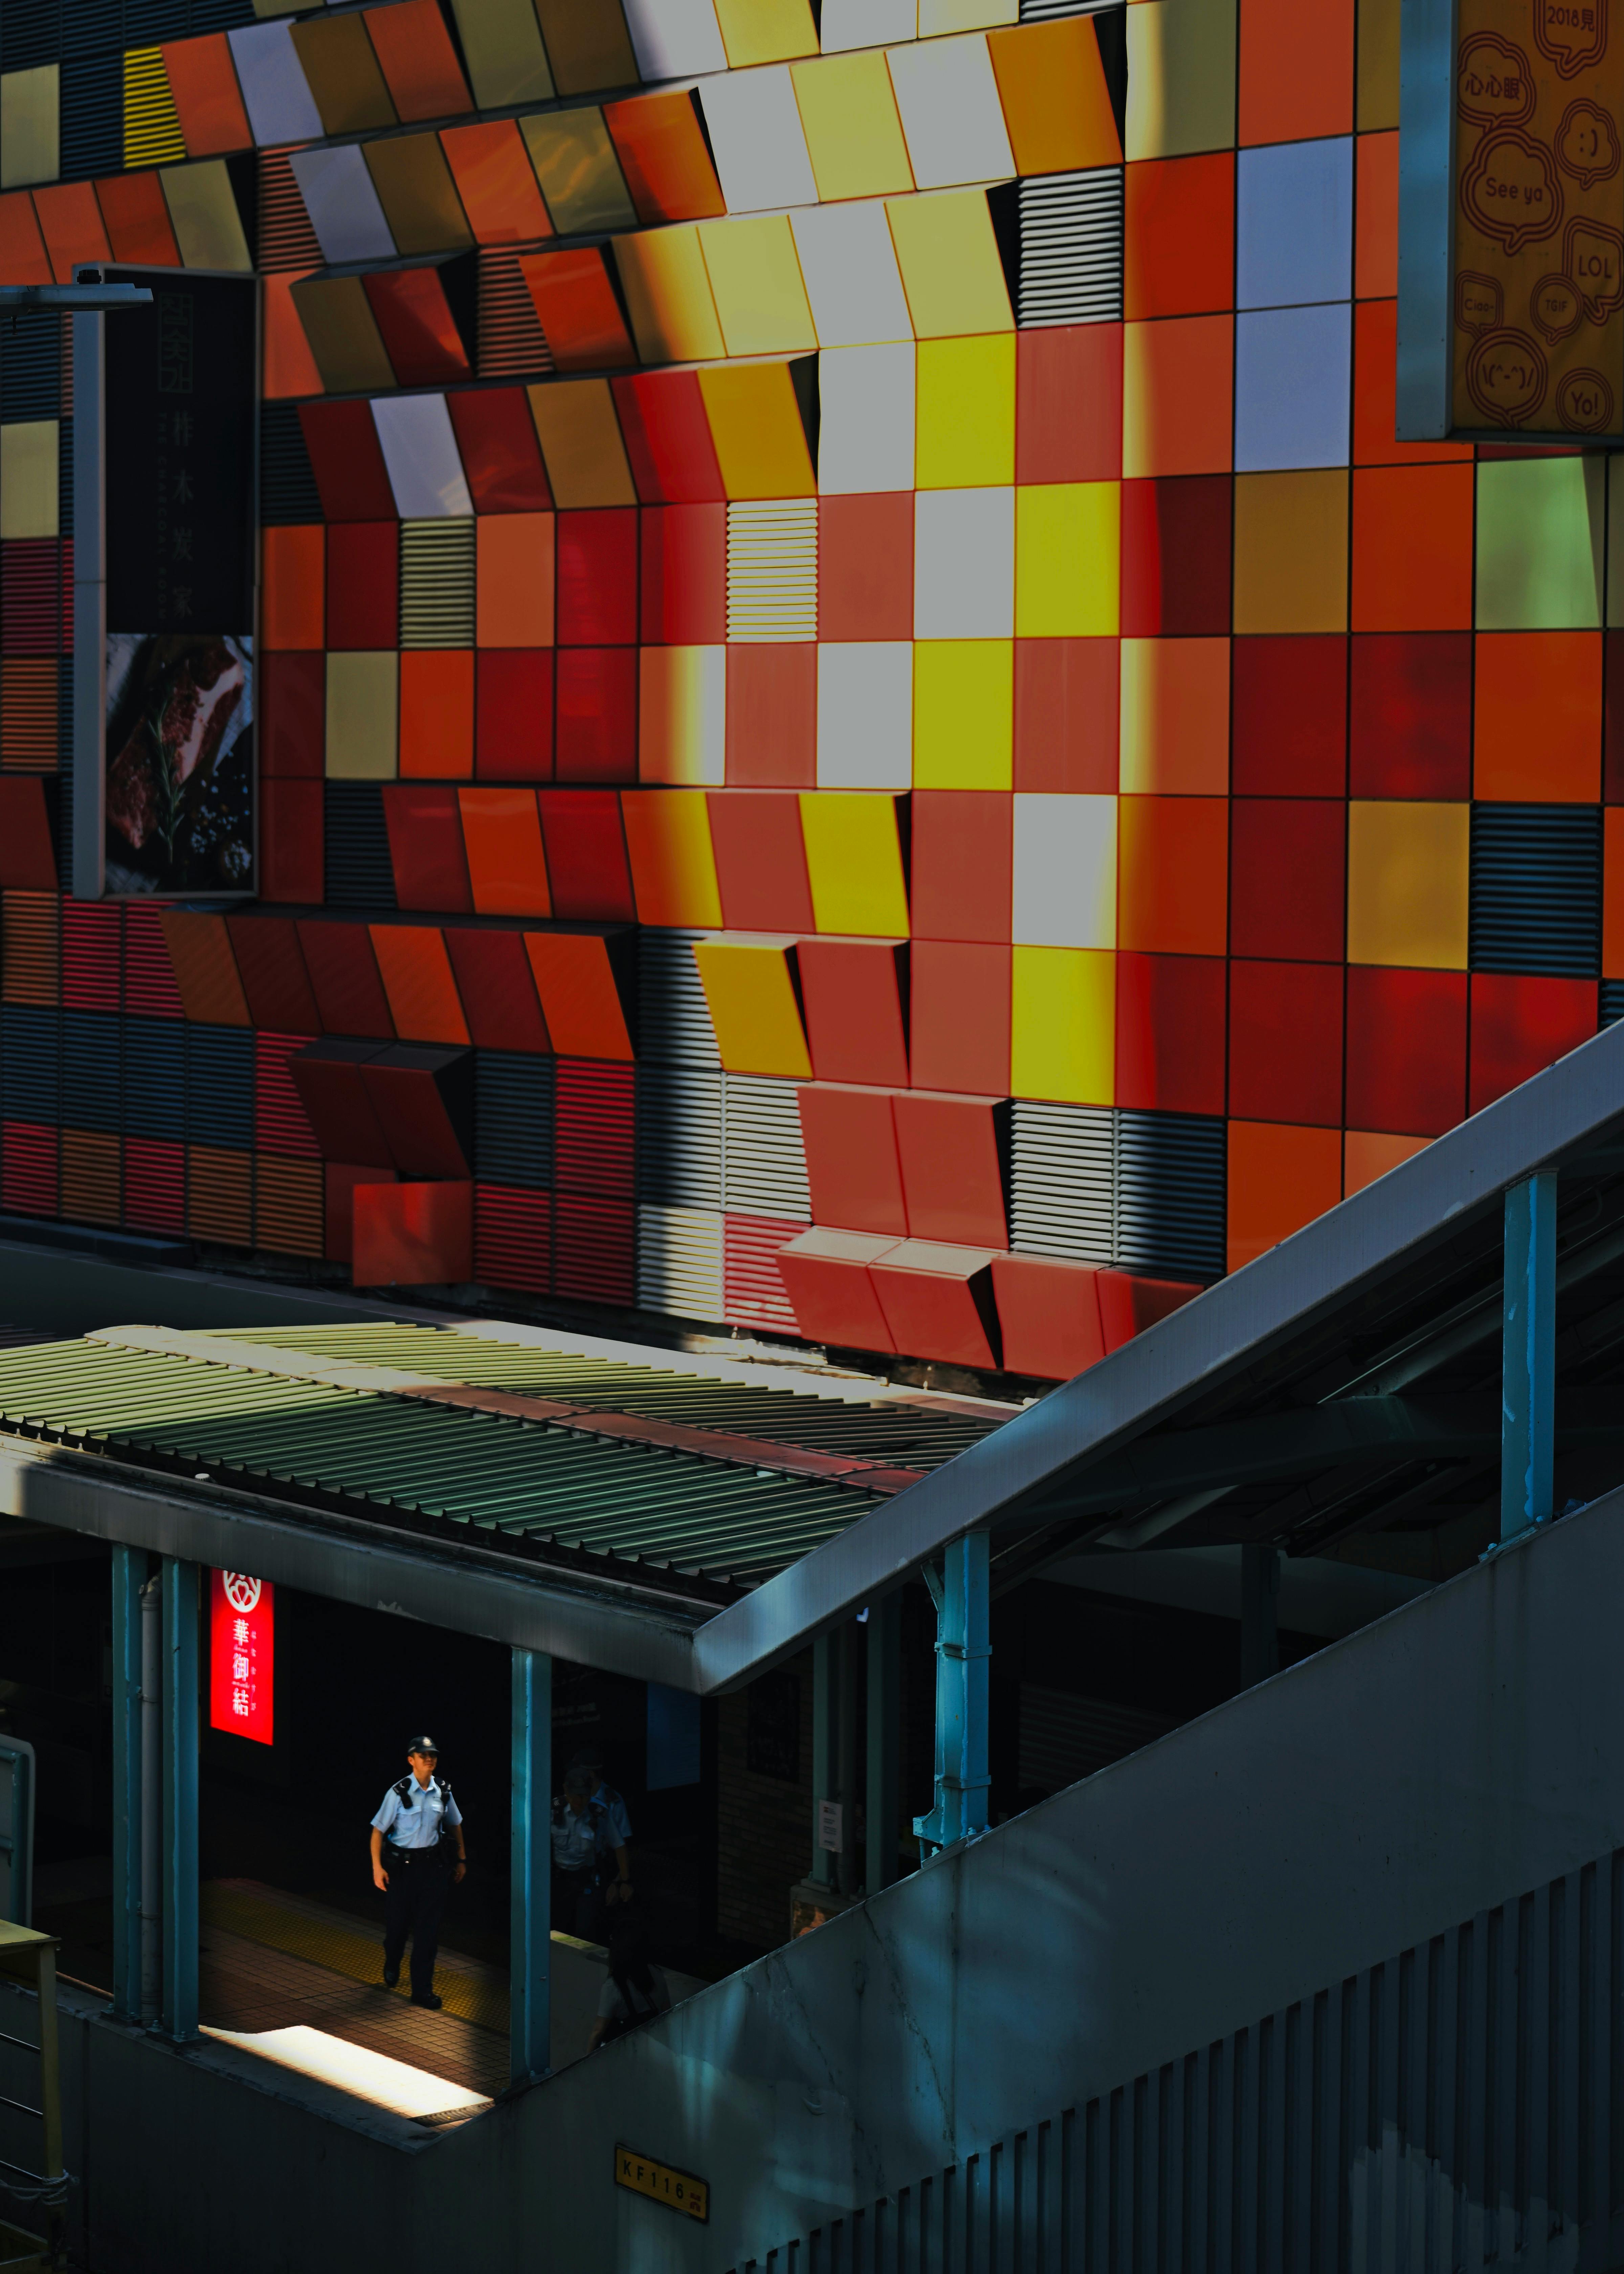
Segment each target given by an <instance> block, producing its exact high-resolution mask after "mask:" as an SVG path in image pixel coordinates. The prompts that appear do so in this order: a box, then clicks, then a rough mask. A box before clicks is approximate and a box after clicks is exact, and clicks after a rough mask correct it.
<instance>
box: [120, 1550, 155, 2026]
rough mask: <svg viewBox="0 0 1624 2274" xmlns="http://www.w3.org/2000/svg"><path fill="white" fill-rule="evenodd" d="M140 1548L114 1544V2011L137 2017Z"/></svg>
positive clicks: (143, 1558) (143, 1575) (143, 1560)
mask: <svg viewBox="0 0 1624 2274" xmlns="http://www.w3.org/2000/svg"><path fill="white" fill-rule="evenodd" d="M146 1583H147V1551H146V1549H145V1548H144V1547H121V1546H120V1545H119V1544H118V1543H117V1541H115V1542H114V1545H113V2011H114V2013H115V2014H117V2015H118V2017H119V2018H120V2020H121V2021H125V2022H139V2020H140V2018H141V1589H142V1588H143V1586H144V1585H146Z"/></svg>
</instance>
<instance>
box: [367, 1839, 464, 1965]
mask: <svg viewBox="0 0 1624 2274" xmlns="http://www.w3.org/2000/svg"><path fill="white" fill-rule="evenodd" d="M383 1864H384V1869H385V1871H387V1873H388V1874H389V1885H388V1887H387V1891H386V1892H385V1894H384V1913H383V1960H384V1964H385V1965H386V1966H387V1968H388V1969H389V1971H390V1972H391V1973H392V1974H393V1973H395V1972H398V1970H399V1968H400V1963H401V1954H402V1951H403V1950H404V1949H405V1947H406V1938H407V1937H408V1935H410V1937H411V1994H412V1996H413V1997H414V1998H429V1997H432V1995H433V1992H434V1960H435V1956H436V1954H437V1953H438V1952H439V1949H440V1913H441V1911H442V1910H443V1909H445V1907H446V1891H447V1888H448V1887H449V1886H450V1885H451V1874H450V1872H449V1871H447V1868H446V1858H445V1856H444V1855H443V1854H442V1853H441V1852H440V1849H435V1848H415V1849H398V1848H396V1849H390V1848H388V1847H386V1848H385V1849H384V1851H383Z"/></svg>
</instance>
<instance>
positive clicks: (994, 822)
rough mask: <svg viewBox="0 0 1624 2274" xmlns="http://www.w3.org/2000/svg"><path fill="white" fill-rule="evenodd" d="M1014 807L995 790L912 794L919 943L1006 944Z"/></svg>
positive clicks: (914, 895)
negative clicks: (943, 940)
mask: <svg viewBox="0 0 1624 2274" xmlns="http://www.w3.org/2000/svg"><path fill="white" fill-rule="evenodd" d="M912 828H913V846H912V853H911V870H912V882H911V888H910V901H911V906H912V910H913V926H914V937H915V939H976V940H986V941H992V942H997V943H1000V944H1002V943H1004V942H1006V941H1007V940H1008V938H1009V937H1010V900H1011V891H1012V888H1013V869H1012V860H1013V855H1012V851H1011V847H1012V844H1013V835H1014V801H1013V799H1011V798H1008V797H1005V796H1004V794H1003V793H1002V792H1001V791H998V790H967V789H965V790H959V789H951V790H950V789H941V790H935V789H919V790H915V791H914V797H913V818H912ZM932 1087H933V1088H935V1087H940V1088H949V1089H951V1088H953V1087H954V1085H953V1084H952V1083H951V1082H947V1083H943V1084H939V1085H938V1084H933V1085H932Z"/></svg>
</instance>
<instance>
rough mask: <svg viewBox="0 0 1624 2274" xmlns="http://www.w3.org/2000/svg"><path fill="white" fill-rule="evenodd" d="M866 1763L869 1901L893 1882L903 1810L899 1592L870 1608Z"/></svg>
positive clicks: (865, 1841)
mask: <svg viewBox="0 0 1624 2274" xmlns="http://www.w3.org/2000/svg"><path fill="white" fill-rule="evenodd" d="M867 1631H868V1730H867V1736H868V1745H867V1751H868V1761H867V1765H866V1773H865V1776H864V1781H863V1846H864V1849H865V1853H864V1856H863V1884H864V1885H865V1886H866V1887H867V1888H868V1893H869V1894H871V1895H874V1894H878V1893H879V1891H880V1889H881V1888H882V1887H889V1886H891V1881H892V1880H893V1879H895V1878H896V1877H897V1831H898V1811H900V1809H901V1806H902V1761H901V1753H902V1681H901V1675H902V1591H901V1589H900V1588H897V1589H895V1590H894V1591H893V1592H892V1593H891V1594H889V1595H887V1596H886V1597H885V1598H884V1600H883V1601H882V1602H878V1603H872V1604H870V1605H869V1608H868V1630H867Z"/></svg>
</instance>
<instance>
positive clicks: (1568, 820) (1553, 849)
mask: <svg viewBox="0 0 1624 2274" xmlns="http://www.w3.org/2000/svg"><path fill="white" fill-rule="evenodd" d="M1601 869H1602V817H1601V808H1600V807H1599V806H1598V805H1474V806H1473V808H1472V809H1471V948H1470V953H1471V967H1472V969H1473V970H1474V971H1525V972H1536V973H1545V974H1549V975H1555V976H1560V977H1565V978H1570V979H1594V978H1595V976H1596V975H1597V973H1598V970H1599V969H1600V968H1601Z"/></svg>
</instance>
